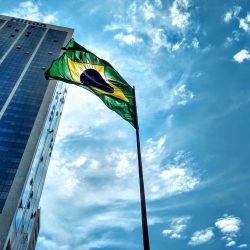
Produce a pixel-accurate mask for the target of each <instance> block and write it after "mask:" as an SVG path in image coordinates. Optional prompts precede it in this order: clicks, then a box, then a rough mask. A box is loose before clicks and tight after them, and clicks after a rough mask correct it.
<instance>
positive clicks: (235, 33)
mask: <svg viewBox="0 0 250 250" xmlns="http://www.w3.org/2000/svg"><path fill="white" fill-rule="evenodd" d="M239 40H240V32H239V31H237V30H233V31H232V34H231V36H228V37H227V38H226V41H225V42H224V46H225V47H229V46H230V45H232V44H233V42H234V41H236V42H238V41H239Z"/></svg>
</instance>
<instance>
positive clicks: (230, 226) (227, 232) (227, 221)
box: [215, 215, 242, 247]
mask: <svg viewBox="0 0 250 250" xmlns="http://www.w3.org/2000/svg"><path fill="white" fill-rule="evenodd" d="M241 225H242V221H241V219H240V218H238V217H235V216H233V215H224V216H223V217H222V218H219V219H217V220H216V222H215V226H216V227H217V228H219V229H220V230H221V232H222V234H223V235H224V236H223V237H222V239H223V240H225V241H226V242H227V243H226V247H231V246H234V245H236V239H237V237H238V233H239V232H240V227H241Z"/></svg>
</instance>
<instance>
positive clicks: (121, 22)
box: [104, 0, 198, 53]
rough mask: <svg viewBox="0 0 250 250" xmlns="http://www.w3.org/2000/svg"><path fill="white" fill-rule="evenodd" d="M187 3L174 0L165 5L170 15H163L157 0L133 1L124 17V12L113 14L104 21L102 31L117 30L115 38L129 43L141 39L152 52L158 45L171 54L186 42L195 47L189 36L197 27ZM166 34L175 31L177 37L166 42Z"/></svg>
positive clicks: (160, 3) (134, 42) (155, 50)
mask: <svg viewBox="0 0 250 250" xmlns="http://www.w3.org/2000/svg"><path fill="white" fill-rule="evenodd" d="M189 6H190V1H189V0H175V1H174V2H173V4H172V5H171V7H170V8H169V12H170V15H168V16H166V15H165V13H164V12H165V11H166V10H163V5H162V1H161V0H154V1H151V2H150V1H142V0H139V1H133V2H132V3H131V4H130V5H129V7H128V8H127V7H126V8H127V9H128V10H127V13H126V17H124V14H121V15H115V16H114V19H115V20H114V21H112V22H111V23H110V24H107V25H106V26H105V27H104V31H109V32H114V31H116V30H119V33H117V32H116V34H114V37H115V39H116V40H119V41H121V40H126V42H124V41H123V43H126V44H129V45H133V44H136V43H140V42H141V39H142V38H143V42H144V45H146V46H150V48H151V49H152V50H153V52H154V53H157V52H158V51H159V50H160V49H161V48H165V49H167V50H168V51H169V52H170V53H172V52H174V51H177V50H178V49H181V48H184V47H185V46H186V45H187V46H189V47H193V48H196V47H195V46H197V42H196V43H194V42H193V38H192V35H193V34H194V33H197V32H198V28H196V29H195V28H194V26H195V24H194V22H192V20H191V12H190V13H189ZM163 11H164V12H163ZM191 24H192V25H191ZM131 27H133V28H132V30H133V36H132V35H131V34H130V33H132V31H128V28H131ZM189 27H190V28H189ZM195 30H196V31H195ZM127 32H129V34H127ZM168 33H169V34H175V35H176V37H178V39H177V40H175V41H168V37H167V34H168ZM126 36H129V38H128V37H126ZM192 43H193V44H192ZM194 45H195V46H194Z"/></svg>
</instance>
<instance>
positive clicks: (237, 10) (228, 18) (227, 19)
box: [223, 6, 241, 23]
mask: <svg viewBox="0 0 250 250" xmlns="http://www.w3.org/2000/svg"><path fill="white" fill-rule="evenodd" d="M240 11H241V7H240V6H234V7H233V8H232V9H231V10H229V11H228V12H226V13H225V15H224V18H223V19H224V22H225V23H229V22H230V21H231V20H232V19H233V18H236V17H237V16H238V15H239V13H240Z"/></svg>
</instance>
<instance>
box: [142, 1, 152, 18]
mask: <svg viewBox="0 0 250 250" xmlns="http://www.w3.org/2000/svg"><path fill="white" fill-rule="evenodd" d="M141 8H142V12H143V15H144V18H145V20H146V21H148V20H150V19H153V18H155V10H154V6H153V5H151V4H149V3H148V2H145V3H144V4H143V5H142V6H141Z"/></svg>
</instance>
